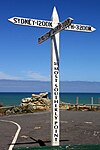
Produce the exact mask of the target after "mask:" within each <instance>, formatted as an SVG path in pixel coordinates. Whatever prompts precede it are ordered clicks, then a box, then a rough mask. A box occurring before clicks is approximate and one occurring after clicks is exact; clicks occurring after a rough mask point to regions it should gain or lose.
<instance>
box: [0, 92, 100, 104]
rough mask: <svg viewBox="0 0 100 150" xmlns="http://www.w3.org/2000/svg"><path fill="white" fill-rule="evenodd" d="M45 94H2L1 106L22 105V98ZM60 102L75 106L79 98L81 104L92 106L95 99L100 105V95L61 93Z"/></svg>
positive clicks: (0, 95)
mask: <svg viewBox="0 0 100 150" xmlns="http://www.w3.org/2000/svg"><path fill="white" fill-rule="evenodd" d="M39 93H43V92H0V104H2V105H3V106H12V105H20V104H21V100H22V98H27V97H32V94H39ZM59 95H60V100H61V101H63V102H66V103H71V104H75V103H76V98H78V103H79V104H91V99H93V103H94V104H100V93H96V92H94V93H92V92H91V93H90V92H85V93H84V92H60V93H59ZM48 97H49V98H50V99H51V93H50V92H48Z"/></svg>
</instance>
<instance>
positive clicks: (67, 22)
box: [38, 18, 73, 44]
mask: <svg viewBox="0 0 100 150" xmlns="http://www.w3.org/2000/svg"><path fill="white" fill-rule="evenodd" d="M72 21H73V19H72V18H68V19H66V20H65V21H63V22H62V23H59V24H58V25H57V26H56V27H55V28H54V29H51V30H50V31H49V32H47V33H46V34H44V35H43V36H41V37H40V38H38V43H39V44H41V43H42V42H44V41H45V40H47V39H48V38H49V37H51V36H53V35H55V34H57V33H58V32H60V31H62V30H64V29H65V28H66V27H68V26H69V25H71V23H72Z"/></svg>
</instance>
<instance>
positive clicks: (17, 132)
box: [0, 120, 21, 150]
mask: <svg viewBox="0 0 100 150" xmlns="http://www.w3.org/2000/svg"><path fill="white" fill-rule="evenodd" d="M0 121H3V122H10V123H13V124H15V125H16V126H17V127H18V129H17V131H16V133H15V136H14V138H13V140H12V143H11V145H10V146H9V149H8V150H12V149H13V147H14V145H15V143H16V141H17V138H18V135H19V132H20V130H21V126H20V125H19V124H18V123H16V122H14V121H8V120H0Z"/></svg>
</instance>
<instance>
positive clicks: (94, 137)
mask: <svg viewBox="0 0 100 150" xmlns="http://www.w3.org/2000/svg"><path fill="white" fill-rule="evenodd" d="M0 120H7V121H14V122H16V123H17V124H19V125H20V127H21V131H20V132H19V134H18V139H17V142H16V144H15V147H25V146H30V147H32V146H39V143H38V141H37V142H36V140H38V139H40V140H42V141H43V142H44V143H45V144H46V145H48V146H49V145H51V142H50V141H51V112H50V111H45V112H38V113H33V114H20V115H11V116H3V117H0ZM17 129H18V127H17V126H16V125H15V124H13V123H7V122H3V121H0V150H8V148H9V145H10V144H11V142H12V140H13V138H14V135H15V133H16V131H17ZM30 137H31V138H30ZM66 144H100V112H80V111H66V110H61V111H60V145H66Z"/></svg>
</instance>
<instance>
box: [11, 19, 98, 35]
mask: <svg viewBox="0 0 100 150" xmlns="http://www.w3.org/2000/svg"><path fill="white" fill-rule="evenodd" d="M8 20H9V21H10V22H12V23H14V24H16V25H24V26H33V27H42V28H51V29H52V28H54V26H57V25H58V24H59V22H58V23H54V22H53V21H47V20H37V19H30V18H22V17H12V18H10V19H8ZM65 30H72V31H80V32H82V31H83V32H92V31H95V30H96V29H95V28H94V27H92V26H90V25H82V24H71V25H70V26H68V27H66V28H65Z"/></svg>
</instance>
